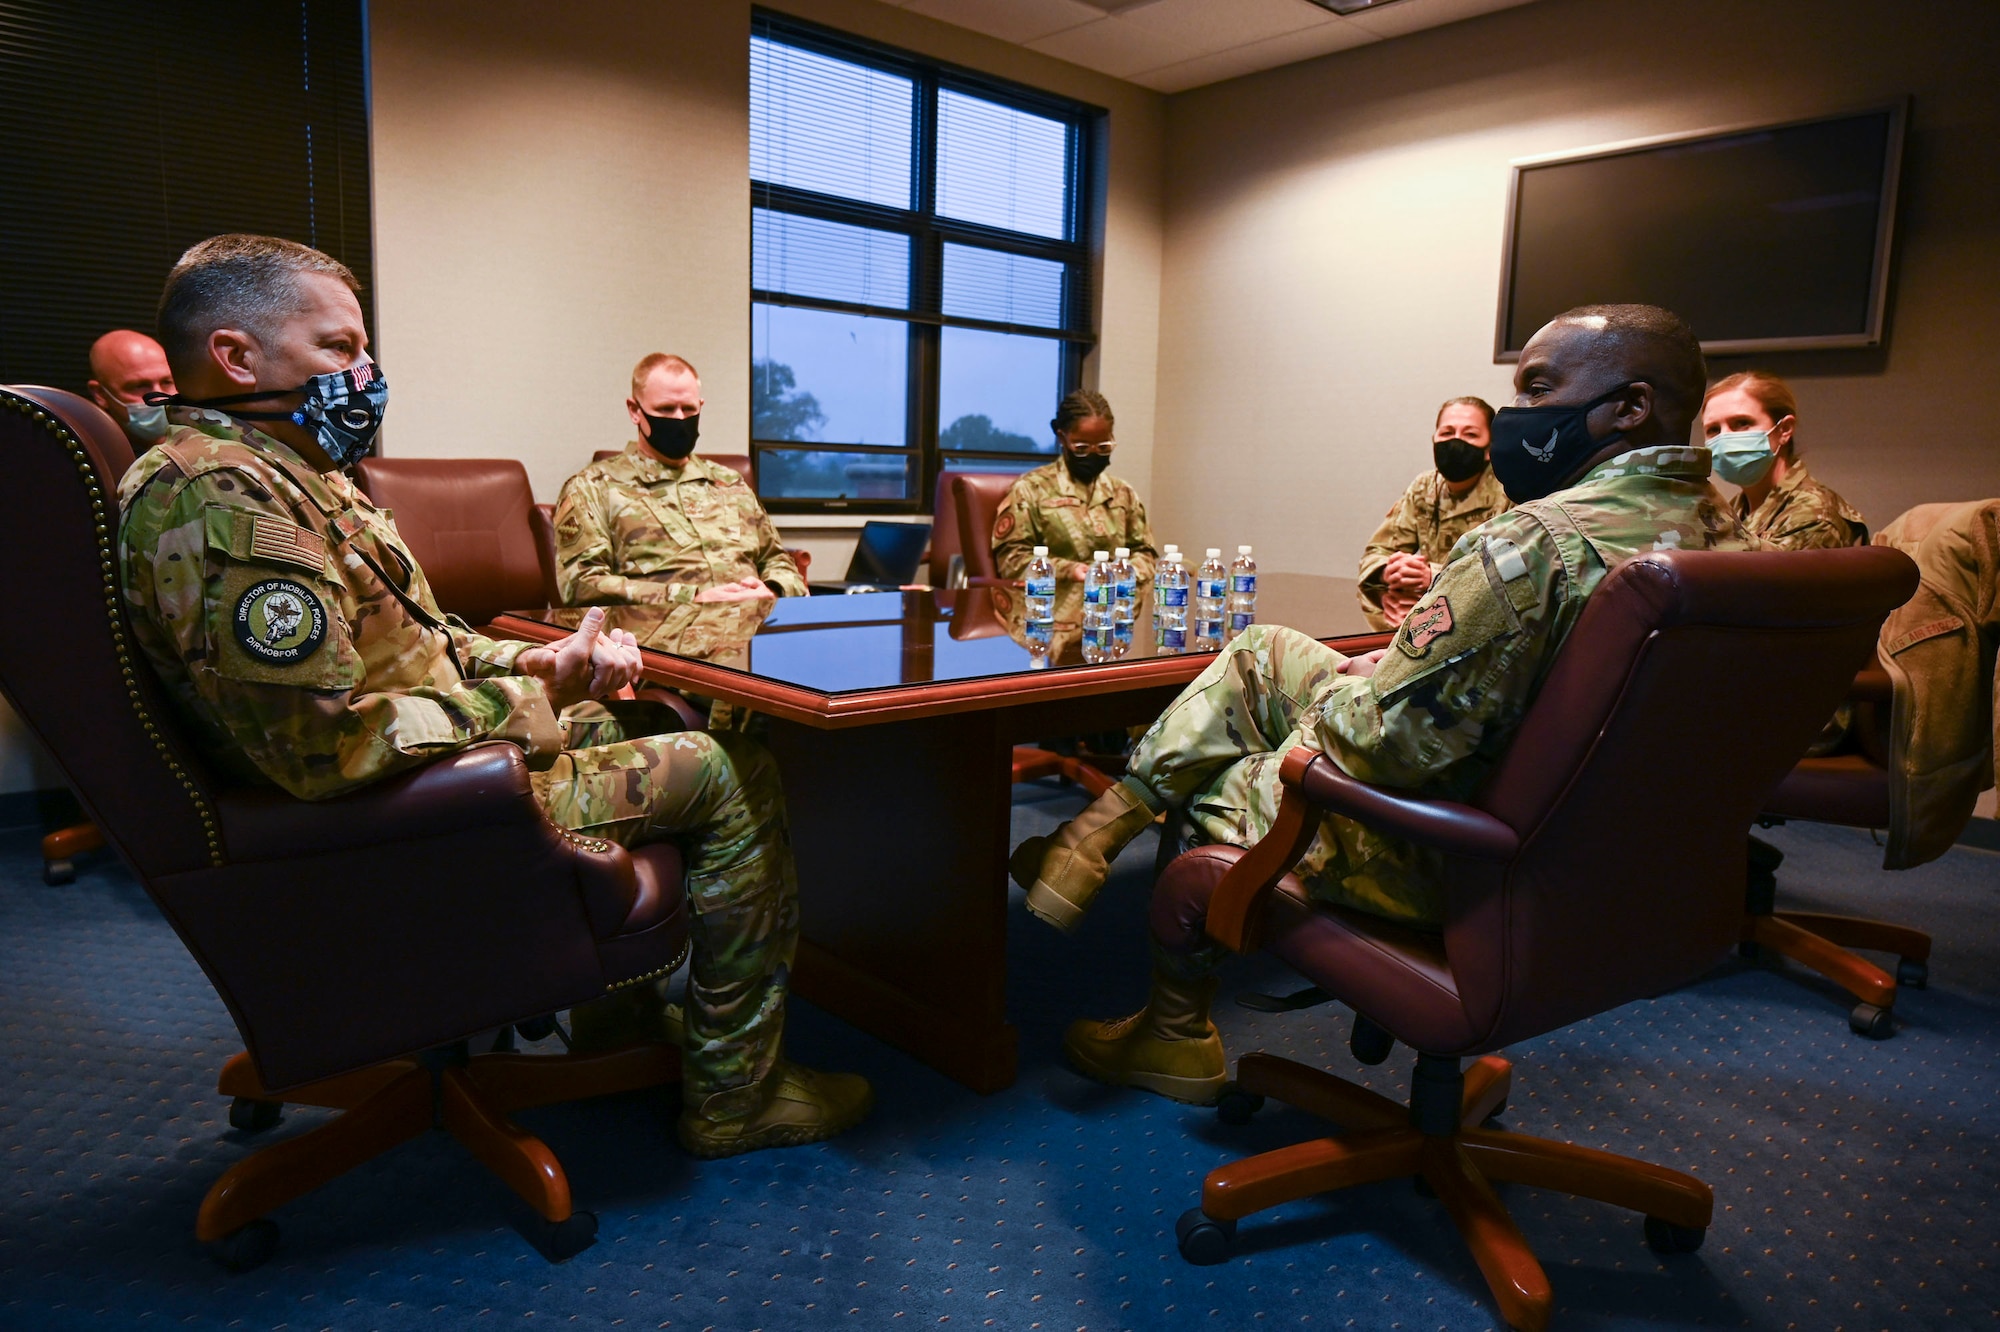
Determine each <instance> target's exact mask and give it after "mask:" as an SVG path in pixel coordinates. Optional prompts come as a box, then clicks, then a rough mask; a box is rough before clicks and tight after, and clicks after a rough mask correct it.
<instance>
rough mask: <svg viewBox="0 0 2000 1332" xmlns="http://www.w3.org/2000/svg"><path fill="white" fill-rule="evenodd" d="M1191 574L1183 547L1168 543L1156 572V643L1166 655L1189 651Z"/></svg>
mask: <svg viewBox="0 0 2000 1332" xmlns="http://www.w3.org/2000/svg"><path fill="white" fill-rule="evenodd" d="M1187 629H1188V575H1187V567H1186V566H1185V565H1183V564H1182V563H1181V548H1180V547H1179V546H1168V547H1167V551H1166V554H1165V555H1163V556H1161V557H1160V567H1159V569H1158V570H1157V571H1156V572H1155V573H1154V575H1153V646H1154V650H1155V651H1157V652H1160V653H1164V654H1167V655H1172V654H1174V653H1178V652H1185V651H1187Z"/></svg>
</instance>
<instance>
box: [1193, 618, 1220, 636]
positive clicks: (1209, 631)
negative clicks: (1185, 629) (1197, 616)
mask: <svg viewBox="0 0 2000 1332" xmlns="http://www.w3.org/2000/svg"><path fill="white" fill-rule="evenodd" d="M1194 636H1195V637H1196V638H1220V637H1222V621H1221V620H1196V621H1195V622H1194Z"/></svg>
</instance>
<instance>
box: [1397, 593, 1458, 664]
mask: <svg viewBox="0 0 2000 1332" xmlns="http://www.w3.org/2000/svg"><path fill="white" fill-rule="evenodd" d="M1451 628H1452V620H1451V598H1450V597H1448V596H1441V597H1439V598H1438V599H1437V600H1436V601H1433V602H1432V603H1431V604H1430V605H1428V606H1419V607H1418V608H1417V609H1416V610H1413V611H1411V612H1410V618H1409V619H1407V620H1405V621H1403V632H1402V634H1401V635H1400V636H1399V637H1398V638H1397V639H1396V646H1397V647H1399V648H1401V649H1402V650H1403V651H1404V652H1406V653H1408V654H1409V655H1410V656H1412V657H1421V656H1423V655H1424V654H1425V653H1427V652H1429V651H1430V650H1431V644H1432V642H1434V641H1435V640H1437V639H1440V638H1443V637H1444V636H1445V635H1446V634H1448V633H1450V632H1451Z"/></svg>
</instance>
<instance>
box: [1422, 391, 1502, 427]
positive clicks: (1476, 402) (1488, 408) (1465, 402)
mask: <svg viewBox="0 0 2000 1332" xmlns="http://www.w3.org/2000/svg"><path fill="white" fill-rule="evenodd" d="M1447 407H1477V408H1478V409H1479V414H1480V415H1481V416H1483V417H1485V418H1486V424H1487V426H1488V427H1489V428H1490V427H1491V426H1492V424H1493V404H1492V403H1490V402H1488V401H1486V399H1484V398H1475V397H1472V396H1470V395H1467V396H1466V397H1463V398H1446V399H1445V400H1444V401H1443V402H1441V403H1439V404H1438V414H1437V415H1436V416H1435V417H1433V418H1432V419H1431V424H1432V425H1436V424H1437V423H1438V422H1439V421H1442V420H1444V409H1445V408H1447Z"/></svg>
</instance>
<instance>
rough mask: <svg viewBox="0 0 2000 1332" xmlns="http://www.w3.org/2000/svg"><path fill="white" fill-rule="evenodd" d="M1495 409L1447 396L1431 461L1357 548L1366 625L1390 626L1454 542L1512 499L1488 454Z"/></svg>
mask: <svg viewBox="0 0 2000 1332" xmlns="http://www.w3.org/2000/svg"><path fill="white" fill-rule="evenodd" d="M1492 426H1493V409H1492V408H1491V407H1489V406H1488V405H1487V404H1486V403H1485V401H1483V400H1482V399H1479V398H1452V399H1451V400H1449V401H1448V402H1446V403H1445V404H1444V405H1443V406H1442V407H1439V408H1438V414H1437V421H1436V422H1435V423H1434V425H1433V426H1432V430H1431V454H1432V461H1433V462H1434V463H1435V466H1433V467H1432V468H1431V470H1429V471H1427V472H1425V473H1424V474H1423V475H1421V476H1419V477H1418V478H1417V479H1416V480H1414V481H1412V482H1410V488H1409V489H1408V490H1405V491H1404V492H1403V497H1402V498H1401V499H1399V500H1397V501H1396V502H1395V503H1394V504H1393V505H1391V506H1390V508H1389V512H1388V515H1387V516H1386V517H1384V518H1383V519H1382V525H1381V526H1380V527H1378V528H1376V529H1375V535H1374V536H1371V537H1369V538H1368V545H1367V547H1366V548H1365V549H1364V550H1363V551H1362V552H1361V571H1360V574H1359V575H1358V576H1359V578H1360V585H1359V586H1358V587H1356V588H1355V596H1356V597H1358V598H1359V599H1360V602H1361V613H1362V614H1363V615H1365V616H1367V617H1368V625H1369V627H1370V628H1371V629H1394V628H1395V627H1396V626H1397V625H1399V624H1401V623H1402V622H1403V617H1404V616H1405V615H1408V614H1409V613H1410V608H1411V607H1412V606H1414V605H1416V604H1417V598H1418V597H1421V596H1422V595H1423V594H1424V591H1425V590H1426V589H1427V588H1429V587H1430V585H1431V583H1432V582H1433V581H1434V580H1435V579H1436V578H1437V575H1438V570H1440V569H1442V568H1443V567H1444V562H1445V557H1446V556H1448V555H1449V554H1450V553H1451V549H1452V547H1453V546H1456V545H1457V544H1458V539H1459V538H1460V537H1462V536H1464V535H1465V534H1466V533H1467V532H1470V531H1471V530H1472V529H1473V528H1475V527H1478V526H1479V525H1480V524H1481V523H1484V522H1485V521H1486V520H1487V519H1489V518H1496V517H1498V516H1499V515H1501V514H1503V513H1505V512H1507V510H1508V509H1510V508H1512V507H1513V504H1512V502H1511V501H1510V500H1508V498H1507V492H1506V491H1504V490H1502V489H1501V488H1500V483H1499V482H1498V481H1497V480H1495V479H1494V476H1493V468H1492V467H1491V466H1490V465H1488V463H1487V459H1486V447H1487V441H1488V438H1489V435H1490V432H1491V430H1492Z"/></svg>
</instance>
